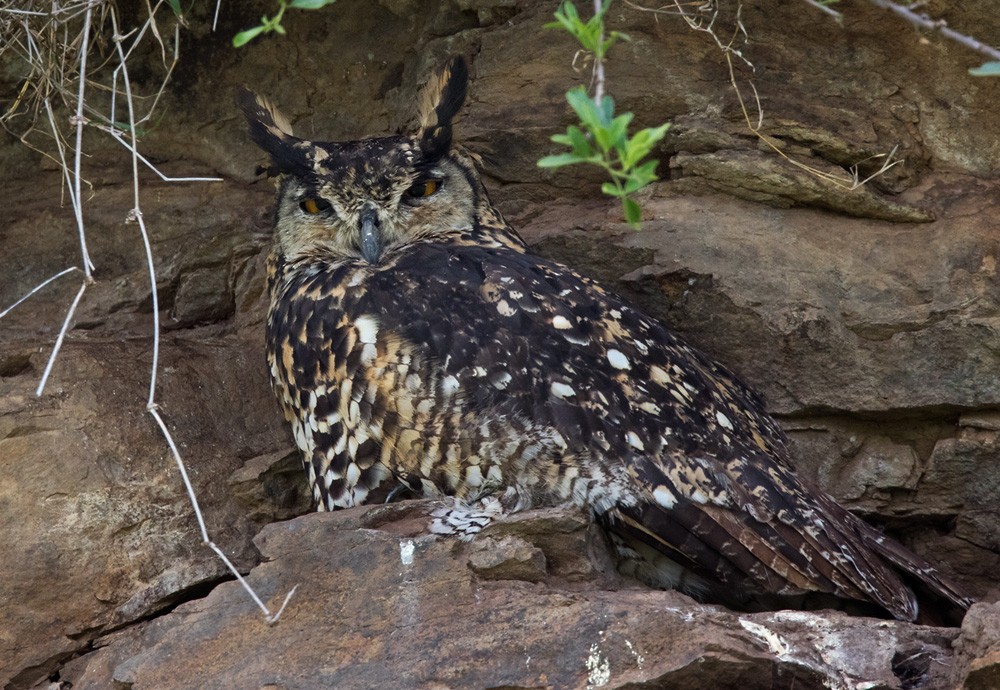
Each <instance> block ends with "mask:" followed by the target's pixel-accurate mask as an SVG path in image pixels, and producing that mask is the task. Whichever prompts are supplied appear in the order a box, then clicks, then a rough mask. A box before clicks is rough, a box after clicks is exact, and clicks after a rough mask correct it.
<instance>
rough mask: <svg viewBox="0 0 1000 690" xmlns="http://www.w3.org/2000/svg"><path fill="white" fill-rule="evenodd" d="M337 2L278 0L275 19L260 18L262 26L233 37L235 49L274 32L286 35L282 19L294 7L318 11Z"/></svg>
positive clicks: (328, 0) (323, 0)
mask: <svg viewBox="0 0 1000 690" xmlns="http://www.w3.org/2000/svg"><path fill="white" fill-rule="evenodd" d="M334 2H336V0H278V3H279V5H280V6H279V7H278V13H277V14H276V15H274V18H273V19H268V17H267V15H266V14H265V15H264V16H263V17H261V18H260V24H259V25H258V26H255V27H253V28H251V29H247V30H246V31H241V32H239V33H238V34H236V35H235V36H233V47H234V48H239V47H241V46H245V45H246V44H247V43H249V42H250V41H252V40H253V39H255V38H257V37H258V36H260V35H261V34H268V33H271V32H272V31H274V32H276V33H279V34H282V35H284V33H285V27H283V26H282V25H281V19H282V17H284V16H285V10H287V9H288V8H289V7H294V8H295V9H297V10H318V9H320V8H321V7H326V6H327V5H332V4H333V3H334Z"/></svg>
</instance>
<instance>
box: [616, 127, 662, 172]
mask: <svg viewBox="0 0 1000 690" xmlns="http://www.w3.org/2000/svg"><path fill="white" fill-rule="evenodd" d="M669 128H670V123H669V122H668V123H666V124H663V125H660V126H659V127H654V128H647V129H641V130H639V131H638V132H636V133H635V136H633V137H632V138H631V139H629V141H628V143H627V144H625V155H624V156H622V157H621V159H622V167H624V168H625V169H626V170H628V169H629V168H631V167H632V166H633V165H635V164H636V163H638V162H639V161H641V160H642V159H643V158H645V156H646V154H648V153H649V152H650V151H651V150H652V149H653V145H654V144H656V142H658V141H659V140H660V139H662V138H663V136H664V135H665V134H666V133H667V129H669Z"/></svg>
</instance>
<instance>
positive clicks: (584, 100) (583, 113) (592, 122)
mask: <svg viewBox="0 0 1000 690" xmlns="http://www.w3.org/2000/svg"><path fill="white" fill-rule="evenodd" d="M566 100H567V101H568V102H569V106H570V107H571V108H572V109H573V111H574V112H575V113H576V116H577V117H578V118H580V122H582V123H583V126H584V127H586V128H587V129H589V130H590V131H591V132H594V130H595V129H598V128H599V127H600V126H601V116H600V115H598V113H597V105H596V104H595V103H594V100H593V99H592V98H591V97H590V96H588V95H587V90H586V89H585V88H584V87H582V86H576V87H573V88H572V89H570V90H569V91H567V92H566Z"/></svg>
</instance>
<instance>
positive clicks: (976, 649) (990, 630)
mask: <svg viewBox="0 0 1000 690" xmlns="http://www.w3.org/2000/svg"><path fill="white" fill-rule="evenodd" d="M955 652H956V654H955V668H954V672H953V676H952V677H953V680H954V683H955V686H956V687H962V688H968V689H969V690H987V689H989V690H992V689H993V688H997V687H1000V603H992V604H976V605H974V606H973V607H972V608H971V609H969V612H968V613H967V614H966V616H965V620H964V621H962V633H961V634H960V635H959V636H958V639H957V640H955Z"/></svg>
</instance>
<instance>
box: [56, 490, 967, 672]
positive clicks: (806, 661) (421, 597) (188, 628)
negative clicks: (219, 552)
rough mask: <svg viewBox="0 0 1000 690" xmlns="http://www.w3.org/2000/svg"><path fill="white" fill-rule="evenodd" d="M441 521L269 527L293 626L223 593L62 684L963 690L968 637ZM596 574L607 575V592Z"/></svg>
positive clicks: (572, 536) (366, 513)
mask: <svg viewBox="0 0 1000 690" xmlns="http://www.w3.org/2000/svg"><path fill="white" fill-rule="evenodd" d="M421 508H423V510H421ZM427 509H428V505H427V504H426V503H424V502H420V503H416V504H412V503H411V504H403V505H398V504H397V505H393V506H388V507H375V508H370V507H363V508H360V509H352V510H349V511H343V512H338V513H333V514H316V515H310V516H307V517H303V518H298V519H295V520H292V521H289V522H284V523H275V524H272V525H269V526H268V527H266V528H265V529H264V531H262V532H261V534H260V535H259V536H258V537H257V539H256V540H255V541H256V543H257V545H258V546H259V548H260V550H261V554H262V556H263V558H264V563H263V564H261V565H259V566H257V567H256V568H254V569H253V570H252V571H251V572H250V575H249V581H250V582H251V583H252V584H253V585H254V587H255V588H256V589H257V590H258V591H260V592H263V593H264V594H265V595H267V596H269V597H271V598H272V599H273V600H280V599H281V597H282V596H283V594H284V591H285V590H287V589H288V588H289V587H291V586H292V585H293V584H297V585H298V589H297V590H296V593H295V595H294V598H293V599H292V602H291V603H290V604H289V606H288V608H287V609H286V610H285V613H284V615H283V617H282V619H281V620H280V621H279V622H278V624H277V625H275V626H272V627H268V626H267V625H266V624H265V623H264V621H263V620H262V619H261V616H260V615H259V612H258V611H257V610H256V608H255V607H254V606H253V604H252V603H251V602H250V601H249V600H248V599H247V597H246V596H245V595H244V593H243V591H242V590H241V589H240V588H239V586H238V585H237V584H235V583H228V584H225V585H220V586H219V587H216V588H215V589H214V590H213V591H212V593H211V594H209V595H208V596H207V597H206V598H204V599H199V600H197V601H195V602H191V603H188V604H184V605H182V606H180V607H178V608H177V609H176V610H174V611H173V612H172V613H170V614H169V615H167V616H164V617H161V618H159V619H157V620H156V621H154V622H151V623H149V624H146V625H144V626H139V627H136V628H135V629H133V630H130V631H128V632H127V633H126V634H124V635H123V634H114V635H112V636H110V637H109V638H107V639H99V640H97V642H96V644H97V646H99V647H100V649H99V650H98V651H97V652H95V653H93V654H91V655H88V656H87V657H83V658H82V659H80V660H77V661H74V662H70V663H69V664H67V665H66V666H65V667H64V670H63V674H62V679H63V680H64V681H69V682H71V683H72V687H73V688H74V689H79V688H94V689H95V690H96V689H98V688H107V687H116V685H115V684H116V683H117V684H119V685H118V687H121V686H124V687H131V688H133V689H134V690H142V689H145V688H156V689H158V690H159V689H164V690H166V689H169V688H185V687H190V686H189V683H190V680H191V679H192V678H199V679H201V680H200V681H199V687H204V688H220V689H221V688H250V687H267V688H285V689H288V690H291V689H292V688H298V689H305V688H316V689H317V690H318V689H320V688H359V689H361V688H373V687H421V688H442V689H443V688H456V689H458V688H487V687H494V688H497V687H504V688H539V687H551V688H583V687H609V688H660V687H664V688H666V687H669V688H679V689H682V688H691V689H692V690H693V689H695V688H703V687H705V682H706V678H711V679H712V680H711V682H712V683H713V687H745V688H749V689H752V690H756V689H758V688H759V689H760V690H765V689H770V688H796V689H798V690H807V689H811V688H816V689H817V690H819V689H821V688H823V689H841V688H842V689H844V690H847V689H848V688H855V687H859V683H862V682H864V683H868V684H867V685H864V687H899V686H900V683H901V682H902V681H904V680H905V681H910V680H917V681H919V682H921V683H923V684H924V685H923V686H924V687H942V685H943V684H944V683H946V682H947V675H946V671H947V668H948V663H947V660H948V659H949V657H950V655H951V652H950V643H951V641H952V639H954V638H955V637H956V635H957V634H958V631H957V630H948V629H940V628H925V627H920V626H913V625H907V624H902V623H894V622H888V621H877V620H872V619H865V618H850V617H848V616H846V615H843V614H832V615H818V614H811V613H800V612H776V613H772V614H755V615H736V614H732V613H728V612H726V611H724V610H721V609H719V608H716V607H711V606H702V605H699V604H697V603H695V602H693V601H692V600H690V599H688V598H687V597H685V596H683V595H681V594H678V593H676V592H654V591H648V590H645V589H637V588H634V587H633V588H629V589H618V588H615V589H608V587H609V584H611V583H609V582H608V580H610V576H609V575H608V573H607V572H606V571H605V570H604V565H605V564H604V563H602V562H600V561H598V562H596V563H595V562H591V561H589V560H588V558H587V555H586V554H587V551H588V550H589V549H590V548H592V547H594V546H595V545H594V544H593V543H592V542H593V541H594V539H595V537H596V534H595V532H594V531H593V530H592V529H588V527H589V525H588V522H587V521H586V520H585V519H583V517H582V516H580V515H577V514H571V513H565V512H562V511H557V510H549V511H538V512H535V513H531V514H527V515H525V516H521V517H520V518H519V519H518V520H516V521H514V522H512V523H508V524H503V525H497V526H495V527H492V528H490V529H488V530H487V531H486V532H485V533H484V534H483V535H482V539H481V540H479V543H476V544H463V543H460V542H458V543H456V542H453V541H450V540H441V539H440V538H438V537H434V536H422V535H419V534H413V530H414V529H416V530H418V531H419V530H420V529H421V526H422V524H421V523H425V522H426V519H427V518H426V513H427V512H428V510H427ZM415 513H417V514H421V513H422V517H423V520H419V519H417V520H415V519H414V517H415ZM401 518H402V519H401ZM553 534H559V535H560V540H559V541H558V544H557V542H556V540H553V539H552V538H551V535H553ZM546 535H547V536H546ZM532 540H534V542H533V541H532ZM514 544H519V545H520V546H519V547H517V546H513V545H514ZM512 547H513V548H512ZM567 547H572V548H567ZM484 550H488V551H490V552H491V553H492V554H493V555H494V556H495V562H494V566H495V567H494V570H493V571H492V574H491V575H490V576H489V578H488V579H485V580H484V579H483V577H482V575H483V570H482V569H481V567H480V566H478V565H477V564H476V563H477V560H479V559H478V556H479V555H481V554H482V553H483V552H484ZM522 550H523V551H528V552H531V551H533V552H534V553H536V554H537V556H538V557H539V558H540V559H550V560H551V561H552V567H551V570H550V572H549V573H547V572H546V569H545V568H544V567H542V568H528V569H525V568H524V566H523V563H524V559H523V558H522ZM529 560H530V559H529ZM504 564H505V566H506V570H505V571H504V572H500V570H499V568H500V567H502V565H504ZM474 571H475V572H476V573H478V574H479V577H476V575H475V574H474ZM582 571H590V572H591V573H595V572H600V573H603V577H604V586H603V587H602V588H600V589H597V588H594V584H595V580H594V577H593V576H592V575H590V576H588V575H584V574H582ZM539 576H541V579H539ZM612 586H613V585H612ZM618 586H619V587H620V584H619V585H618ZM137 650H139V651H137ZM873 650H874V651H873ZM88 657H90V658H88ZM904 657H905V658H904Z"/></svg>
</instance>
